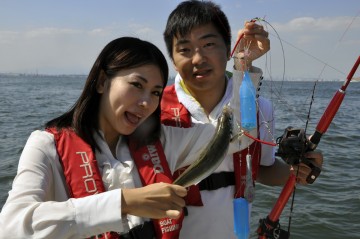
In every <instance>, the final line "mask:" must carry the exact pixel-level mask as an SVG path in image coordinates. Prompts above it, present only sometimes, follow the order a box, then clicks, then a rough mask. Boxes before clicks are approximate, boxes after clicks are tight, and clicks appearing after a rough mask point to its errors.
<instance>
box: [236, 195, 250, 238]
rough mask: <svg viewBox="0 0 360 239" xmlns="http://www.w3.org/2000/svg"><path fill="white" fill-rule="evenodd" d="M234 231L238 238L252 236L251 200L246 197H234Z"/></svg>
mask: <svg viewBox="0 0 360 239" xmlns="http://www.w3.org/2000/svg"><path fill="white" fill-rule="evenodd" d="M233 207H234V233H235V235H236V238H237V239H248V238H249V236H250V224H249V202H248V201H247V200H246V199H245V198H235V199H233Z"/></svg>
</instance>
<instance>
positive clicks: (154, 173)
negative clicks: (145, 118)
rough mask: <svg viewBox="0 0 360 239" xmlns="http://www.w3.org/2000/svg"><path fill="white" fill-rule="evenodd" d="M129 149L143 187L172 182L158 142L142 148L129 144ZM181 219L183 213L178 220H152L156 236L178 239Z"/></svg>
mask: <svg viewBox="0 0 360 239" xmlns="http://www.w3.org/2000/svg"><path fill="white" fill-rule="evenodd" d="M129 148H130V152H131V155H132V158H133V159H134V162H135V164H136V167H137V169H138V171H139V175H140V179H141V182H142V183H143V185H149V184H153V183H159V182H163V183H170V184H171V183H172V182H173V179H172V176H171V171H170V168H169V165H168V163H167V161H166V158H165V154H164V150H163V148H162V145H161V142H160V140H158V141H157V142H156V143H155V144H149V145H146V146H142V147H136V145H135V144H133V143H132V142H130V143H129ZM183 219H184V213H181V216H180V218H178V219H170V218H163V219H158V220H157V219H153V222H154V227H155V231H156V235H162V236H161V237H159V238H162V239H176V238H179V235H180V229H181V227H182V221H183Z"/></svg>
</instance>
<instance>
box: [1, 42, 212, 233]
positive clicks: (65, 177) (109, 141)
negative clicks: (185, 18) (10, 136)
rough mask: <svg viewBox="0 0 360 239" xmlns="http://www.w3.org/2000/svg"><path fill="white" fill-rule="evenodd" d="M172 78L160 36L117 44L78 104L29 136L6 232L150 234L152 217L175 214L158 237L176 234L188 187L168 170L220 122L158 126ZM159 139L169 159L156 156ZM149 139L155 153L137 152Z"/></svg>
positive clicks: (190, 156) (5, 213)
mask: <svg viewBox="0 0 360 239" xmlns="http://www.w3.org/2000/svg"><path fill="white" fill-rule="evenodd" d="M167 79H168V66H167V63H166V59H165V58H164V56H163V54H162V53H161V52H160V51H159V49H158V48H157V47H156V46H154V45H153V44H151V43H149V42H146V41H142V40H140V39H136V38H130V37H123V38H119V39H116V40H114V41H112V42H110V43H109V44H108V45H107V46H106V47H105V48H104V49H103V50H102V52H101V53H100V55H99V56H98V58H97V60H96V61H95V63H94V65H93V67H92V69H91V71H90V74H89V76H88V78H87V81H86V83H85V86H84V89H83V92H82V94H81V95H80V97H79V99H78V100H77V102H76V103H75V104H74V106H73V107H72V108H71V109H70V110H69V111H68V112H66V113H65V114H63V115H61V116H60V117H57V118H55V119H53V120H51V121H49V122H48V123H47V124H46V127H45V130H43V131H40V130H37V131H34V132H33V133H32V134H31V135H30V137H29V139H28V141H27V143H26V145H25V147H24V150H23V152H22V155H21V157H20V160H19V167H18V172H17V176H16V178H15V179H14V182H13V187H12V190H11V191H10V192H9V197H8V199H7V202H6V203H5V205H4V207H3V209H2V212H1V215H0V224H1V225H0V226H1V227H0V228H2V229H3V232H2V235H5V237H6V238H85V237H92V236H95V237H98V238H119V235H122V236H120V238H134V237H131V235H134V234H138V237H140V238H152V237H153V236H154V235H153V231H154V230H153V229H152V224H151V223H145V224H143V223H144V221H148V219H147V218H153V219H160V218H167V219H166V220H165V221H164V220H163V221H157V222H158V224H161V225H160V226H158V227H156V226H155V233H156V236H157V237H161V235H159V233H161V230H163V231H165V232H166V231H170V232H173V233H175V234H176V233H178V232H176V230H175V229H179V228H177V227H180V228H181V222H179V223H180V226H179V225H177V223H178V222H177V221H176V220H175V219H178V218H180V219H181V217H182V208H183V207H184V206H185V203H184V199H183V197H184V196H185V195H186V194H187V190H186V189H185V188H184V187H181V186H177V185H172V184H171V182H172V181H171V179H169V178H171V173H172V172H174V171H175V169H176V168H178V167H179V166H180V165H186V164H189V163H191V162H193V161H194V160H195V157H196V155H197V152H198V151H199V150H201V149H202V147H203V146H204V145H205V144H206V143H207V142H209V140H210V139H211V137H212V135H213V133H214V127H213V126H211V125H210V124H209V125H202V126H199V127H196V128H192V129H188V130H184V129H180V128H171V127H162V126H161V125H160V108H159V102H160V99H161V96H162V91H163V89H164V87H165V86H166V84H167ZM140 125H141V127H139V126H140ZM159 139H161V143H162V145H163V147H164V152H165V155H166V159H167V164H166V163H165V164H164V162H163V159H164V158H165V157H164V156H163V155H158V154H157V150H156V149H157V148H156V147H157V145H156V144H155V143H154V142H157V141H159ZM149 143H153V146H154V147H150V146H148V147H147V148H148V151H147V152H144V151H139V150H137V149H139V148H140V146H143V145H147V144H149ZM174 145H176V147H171V146H174ZM141 148H143V147H141ZM132 158H140V160H133V159H132ZM148 166H151V168H150V170H149V167H148ZM159 175H160V176H159ZM167 176H169V177H167ZM147 177H150V178H147ZM158 177H163V178H160V179H159V178H158ZM159 182H165V183H159ZM143 185H147V186H143ZM159 222H160V223H159ZM154 224H156V223H154ZM139 225H140V226H139ZM139 227H141V228H142V229H141V230H137V228H139ZM174 228H175V229H174ZM130 229H131V232H130V233H129V232H128V231H129V230H130ZM173 229H174V230H173ZM144 231H145V232H144ZM159 231H160V232H159ZM142 233H143V234H144V235H146V237H145V236H143V234H142ZM172 237H174V238H175V236H174V235H172V234H169V235H167V238H172ZM163 238H165V237H163Z"/></svg>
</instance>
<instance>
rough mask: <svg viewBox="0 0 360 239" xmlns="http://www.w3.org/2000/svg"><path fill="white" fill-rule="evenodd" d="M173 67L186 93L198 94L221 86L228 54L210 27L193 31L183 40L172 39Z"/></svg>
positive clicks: (220, 39)
mask: <svg viewBox="0 0 360 239" xmlns="http://www.w3.org/2000/svg"><path fill="white" fill-rule="evenodd" d="M172 53H173V63H174V66H175V69H176V71H177V72H179V74H180V75H181V77H182V79H183V80H184V83H185V85H186V87H187V88H188V90H190V92H201V91H207V90H212V89H219V90H223V88H222V87H220V88H219V87H218V86H219V85H220V84H223V82H224V77H225V70H226V63H227V61H228V59H229V55H230V53H229V51H228V50H227V48H226V45H225V42H224V40H223V38H222V36H221V35H220V33H219V32H218V31H217V30H216V28H215V27H214V26H213V25H212V24H206V25H202V26H198V27H194V28H193V29H192V30H191V32H190V33H189V34H188V35H186V36H184V37H179V38H177V37H174V38H173V49H172Z"/></svg>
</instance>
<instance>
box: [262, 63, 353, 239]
mask: <svg viewBox="0 0 360 239" xmlns="http://www.w3.org/2000/svg"><path fill="white" fill-rule="evenodd" d="M359 64H360V56H359V57H358V59H357V61H356V62H355V64H354V66H353V67H352V69H351V71H350V73H349V74H348V76H347V78H346V80H345V82H344V84H343V85H342V86H341V88H340V89H339V90H337V91H336V93H335V95H334V96H333V98H332V100H331V101H330V103H329V105H328V106H327V108H326V110H325V112H324V113H323V115H322V117H321V119H320V121H319V123H318V124H317V126H316V130H315V133H314V134H313V135H312V136H311V138H310V139H308V138H306V135H305V132H304V130H303V129H294V128H292V127H288V128H287V129H285V132H284V134H283V135H282V136H281V137H279V138H278V139H277V143H278V146H279V149H278V152H277V153H276V155H277V156H279V157H281V158H282V159H283V160H284V161H285V162H287V163H288V164H290V165H297V164H299V163H301V162H302V163H304V164H306V165H308V166H309V167H310V168H311V169H312V171H311V173H310V174H309V176H308V178H307V182H308V183H310V184H311V183H313V182H314V181H315V179H316V178H317V176H319V174H320V172H321V170H320V169H319V168H318V167H316V166H315V165H313V164H312V163H311V162H310V161H309V160H307V159H306V158H305V157H304V154H305V153H306V152H308V151H313V150H315V149H316V147H317V145H318V144H319V142H320V139H321V137H322V135H323V134H324V133H325V132H326V130H327V129H328V127H329V126H330V123H331V122H332V120H333V118H334V116H335V115H336V113H337V111H338V109H339V107H340V105H341V103H342V101H343V99H344V97H345V91H346V88H347V86H348V85H349V83H350V81H351V79H352V78H353V76H354V74H355V72H356V70H357V68H358V66H359ZM295 184H296V176H295V175H294V174H291V175H290V176H289V179H288V181H287V182H286V184H285V186H284V188H283V189H282V191H281V193H280V196H279V198H278V200H277V201H276V203H275V205H274V207H273V209H272V210H271V212H270V214H269V215H268V216H267V217H266V218H264V219H260V221H259V227H258V229H257V233H258V236H259V239H275V238H276V239H287V238H289V237H290V233H289V232H288V231H289V230H288V231H286V230H283V229H282V228H281V227H280V223H279V218H280V215H281V213H282V211H283V209H284V207H285V205H286V203H287V202H288V200H289V198H290V196H291V194H292V193H293V191H294V189H295Z"/></svg>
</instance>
